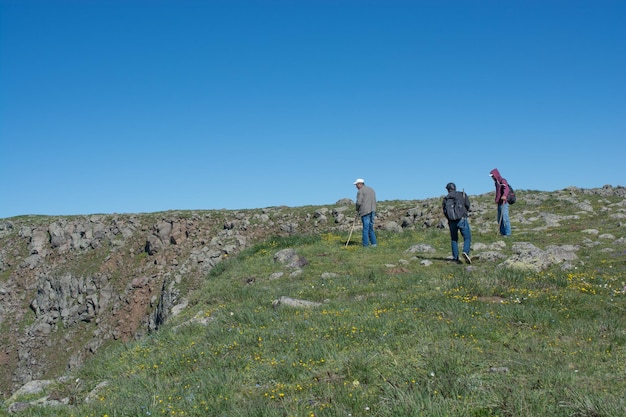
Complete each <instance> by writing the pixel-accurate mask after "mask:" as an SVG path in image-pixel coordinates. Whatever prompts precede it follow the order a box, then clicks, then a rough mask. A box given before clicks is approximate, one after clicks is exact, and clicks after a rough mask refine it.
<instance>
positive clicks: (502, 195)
mask: <svg viewBox="0 0 626 417" xmlns="http://www.w3.org/2000/svg"><path fill="white" fill-rule="evenodd" d="M489 176H491V178H492V179H493V183H494V185H495V187H496V204H497V205H498V225H499V227H500V234H501V235H502V236H511V221H510V219H509V202H510V200H509V197H511V196H512V195H513V194H512V190H511V188H510V187H509V183H508V182H507V180H506V179H504V178H503V177H502V175H500V171H498V169H497V168H494V169H492V170H491V172H490V173H489Z"/></svg>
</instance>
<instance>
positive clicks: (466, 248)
mask: <svg viewBox="0 0 626 417" xmlns="http://www.w3.org/2000/svg"><path fill="white" fill-rule="evenodd" d="M446 190H448V195H446V196H445V197H444V198H443V202H442V209H443V215H444V216H446V219H448V227H449V228H450V239H451V246H452V259H453V260H454V261H455V262H456V263H461V261H460V260H459V232H461V236H463V253H462V254H463V259H465V261H466V262H467V263H468V264H471V263H472V258H471V257H470V246H471V243H472V232H471V230H470V224H469V219H468V218H467V217H468V216H469V211H470V200H469V197H468V196H467V194H465V191H457V190H456V185H455V184H454V183H453V182H449V183H448V184H447V185H446Z"/></svg>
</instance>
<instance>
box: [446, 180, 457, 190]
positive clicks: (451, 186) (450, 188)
mask: <svg viewBox="0 0 626 417" xmlns="http://www.w3.org/2000/svg"><path fill="white" fill-rule="evenodd" d="M446 190H448V191H456V185H454V183H453V182H449V183H448V185H446Z"/></svg>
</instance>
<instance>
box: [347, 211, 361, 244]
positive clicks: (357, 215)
mask: <svg viewBox="0 0 626 417" xmlns="http://www.w3.org/2000/svg"><path fill="white" fill-rule="evenodd" d="M357 217H359V213H357V214H356V215H355V216H354V221H353V222H352V227H351V228H350V234H349V235H348V241H347V242H346V247H347V246H348V244H349V243H350V238H351V237H352V231H353V230H354V225H355V224H356V219H357Z"/></svg>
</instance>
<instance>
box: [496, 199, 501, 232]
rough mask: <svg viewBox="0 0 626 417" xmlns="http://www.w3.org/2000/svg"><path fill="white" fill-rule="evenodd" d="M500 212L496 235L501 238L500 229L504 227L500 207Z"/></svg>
mask: <svg viewBox="0 0 626 417" xmlns="http://www.w3.org/2000/svg"><path fill="white" fill-rule="evenodd" d="M498 211H499V212H500V215H499V216H498V229H497V230H496V235H497V236H500V227H502V207H500V206H498Z"/></svg>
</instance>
